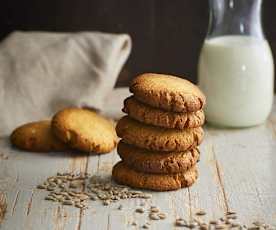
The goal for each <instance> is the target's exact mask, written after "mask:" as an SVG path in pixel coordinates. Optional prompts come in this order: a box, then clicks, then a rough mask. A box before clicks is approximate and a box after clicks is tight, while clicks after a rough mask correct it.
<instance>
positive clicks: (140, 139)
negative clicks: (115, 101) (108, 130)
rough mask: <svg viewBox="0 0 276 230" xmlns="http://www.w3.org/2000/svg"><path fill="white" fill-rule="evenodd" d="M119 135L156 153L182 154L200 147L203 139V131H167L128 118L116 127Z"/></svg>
mask: <svg viewBox="0 0 276 230" xmlns="http://www.w3.org/2000/svg"><path fill="white" fill-rule="evenodd" d="M116 131H117V135H118V136H119V137H121V138H122V139H123V142H125V143H127V144H132V145H135V146H137V147H140V148H144V149H149V150H156V151H173V152H180V151H185V150H188V149H192V148H194V147H196V146H198V145H199V144H200V143H201V141H202V139H203V135H204V132H203V129H202V128H201V127H198V128H190V129H188V128H187V129H183V130H179V129H166V128H161V127H156V126H151V125H146V124H143V123H141V122H138V121H136V120H134V119H132V118H130V117H128V116H125V117H123V118H121V119H120V120H119V121H118V123H117V126H116Z"/></svg>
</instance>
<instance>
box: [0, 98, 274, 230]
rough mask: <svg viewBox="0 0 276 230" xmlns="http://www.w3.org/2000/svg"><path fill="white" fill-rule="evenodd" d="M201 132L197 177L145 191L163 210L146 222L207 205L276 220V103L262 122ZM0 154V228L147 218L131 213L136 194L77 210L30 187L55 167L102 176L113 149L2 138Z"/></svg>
mask: <svg viewBox="0 0 276 230" xmlns="http://www.w3.org/2000/svg"><path fill="white" fill-rule="evenodd" d="M114 100H115V99H113V101H112V102H110V103H111V104H113V106H117V107H121V103H122V102H121V98H117V99H116V100H117V104H116V103H114ZM119 100H120V101H119ZM249 116H250V114H249ZM205 131H206V136H205V140H204V142H203V144H202V145H201V147H200V149H201V161H200V163H199V170H200V176H199V179H198V181H197V182H196V183H195V184H194V185H193V186H192V187H190V188H188V189H181V190H179V191H173V192H162V193H158V192H152V194H153V198H152V200H151V201H148V202H149V203H150V202H151V203H152V204H156V205H158V206H159V207H160V208H161V209H162V210H163V211H165V212H166V213H167V214H168V217H167V218H166V219H165V220H161V221H151V228H150V229H179V228H178V227H175V226H174V221H175V219H176V217H178V216H180V217H184V218H186V219H190V218H192V217H193V216H194V215H195V212H196V211H197V210H198V209H204V210H205V211H206V212H207V216H206V217H205V219H206V220H207V219H208V220H210V219H213V218H219V217H221V216H222V215H223V213H225V212H226V211H227V210H235V211H236V212H237V213H238V216H239V222H241V223H245V224H249V223H252V221H255V220H259V221H266V222H267V223H269V224H276V105H274V109H273V112H272V114H271V116H270V118H269V120H268V121H267V122H266V123H265V124H264V125H262V126H259V127H254V128H248V129H228V130H227V129H215V128H211V127H205ZM0 153H2V154H1V156H2V157H1V158H0V191H2V192H4V193H5V195H6V196H7V203H8V208H7V213H6V215H5V219H4V221H3V223H2V225H1V227H0V228H1V229H5V230H17V229H20V230H22V229H28V230H31V229H35V230H40V229H51V230H52V229H53V230H54V229H57V230H58V229H66V230H67V229H68V230H70V229H72V230H73V229H74V230H80V229H93V230H94V229H139V226H136V227H135V226H131V222H132V221H133V219H136V220H137V221H138V223H139V224H143V223H145V222H146V215H141V214H139V213H135V212H134V210H135V208H136V207H137V206H138V205H139V202H140V201H139V199H132V200H124V201H122V202H121V203H122V204H123V206H124V207H125V208H124V209H123V210H122V211H120V210H117V207H118V203H116V204H111V205H110V206H103V205H102V203H101V202H98V201H94V202H92V201H91V203H89V208H88V209H87V210H85V211H80V210H79V209H76V208H73V207H68V206H62V205H59V204H56V203H52V202H49V201H45V200H44V199H43V198H44V196H45V194H46V192H45V191H41V190H38V189H36V188H35V187H36V185H37V184H39V183H41V182H42V181H44V180H45V179H46V178H47V177H48V176H51V175H55V174H56V173H57V172H58V171H73V172H80V171H81V172H84V171H87V172H90V173H92V174H97V175H104V176H107V177H109V176H110V173H111V169H112V165H114V163H115V162H117V161H118V160H119V157H118V155H117V154H116V151H114V152H112V153H110V154H106V155H101V156H86V155H74V154H72V153H64V154H61V153H51V154H38V153H29V152H20V151H17V150H16V149H14V148H11V146H10V144H9V141H8V139H7V138H5V137H3V138H1V139H0ZM5 156H7V157H8V159H5V158H6V157H5ZM149 205H150V204H149Z"/></svg>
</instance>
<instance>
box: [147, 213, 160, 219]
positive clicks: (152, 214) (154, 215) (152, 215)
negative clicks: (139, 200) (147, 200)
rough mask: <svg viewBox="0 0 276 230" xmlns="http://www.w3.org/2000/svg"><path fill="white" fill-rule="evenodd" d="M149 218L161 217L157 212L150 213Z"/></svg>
mask: <svg viewBox="0 0 276 230" xmlns="http://www.w3.org/2000/svg"><path fill="white" fill-rule="evenodd" d="M149 218H150V219H151V220H159V219H160V217H159V216H158V215H156V213H150V214H149Z"/></svg>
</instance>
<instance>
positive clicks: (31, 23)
mask: <svg viewBox="0 0 276 230" xmlns="http://www.w3.org/2000/svg"><path fill="white" fill-rule="evenodd" d="M207 24H208V1H207V0H138V1H131V0H55V1H51V0H48V1H43V0H42V1H39V0H29V1H24V0H21V1H16V0H9V1H8V2H7V1H4V2H2V4H1V7H0V31H1V32H0V38H1V39H2V38H4V37H5V36H6V35H7V34H8V33H10V32H11V31H13V30H43V31H44V30H45V31H70V32H71V31H83V30H85V31H91V30H98V31H105V32H115V33H129V34H130V35H131V37H132V39H133V51H132V54H131V56H130V58H129V60H128V62H127V64H126V66H125V67H124V69H123V70H122V72H121V74H120V77H119V81H118V82H117V85H119V86H121V85H127V84H128V82H129V80H130V79H131V78H133V77H134V76H135V75H137V74H138V73H142V72H159V73H170V74H175V75H180V76H186V77H187V78H189V79H191V80H192V81H194V82H196V78H197V71H196V69H197V60H198V55H199V52H200V47H201V44H202V41H203V39H204V37H205V34H206V30H207ZM263 25H264V31H265V33H266V36H267V38H268V40H269V42H270V45H271V48H272V51H273V53H274V54H275V53H276V1H275V0H264V2H263Z"/></svg>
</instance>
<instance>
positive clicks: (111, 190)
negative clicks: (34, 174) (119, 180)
mask: <svg viewBox="0 0 276 230" xmlns="http://www.w3.org/2000/svg"><path fill="white" fill-rule="evenodd" d="M37 188H38V189H44V190H47V191H48V192H49V193H48V195H47V196H46V197H45V200H48V201H53V202H59V203H61V204H63V205H70V206H75V207H76V208H81V209H86V208H87V207H88V200H92V201H96V200H99V201H101V202H102V204H103V205H105V206H107V205H109V204H111V203H113V202H117V201H119V200H122V199H132V198H141V199H150V198H151V194H149V193H144V192H141V191H136V190H132V189H130V188H129V187H127V186H121V185H115V184H112V183H111V182H110V180H104V179H102V178H100V177H97V176H91V175H89V174H87V173H78V174H74V173H57V175H56V176H51V177H48V178H47V180H46V181H45V182H43V183H42V184H39V185H38V186H37ZM118 209H119V208H118ZM121 209H122V207H121Z"/></svg>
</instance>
